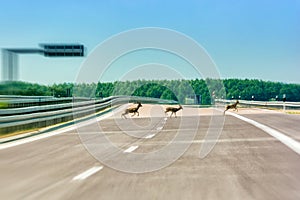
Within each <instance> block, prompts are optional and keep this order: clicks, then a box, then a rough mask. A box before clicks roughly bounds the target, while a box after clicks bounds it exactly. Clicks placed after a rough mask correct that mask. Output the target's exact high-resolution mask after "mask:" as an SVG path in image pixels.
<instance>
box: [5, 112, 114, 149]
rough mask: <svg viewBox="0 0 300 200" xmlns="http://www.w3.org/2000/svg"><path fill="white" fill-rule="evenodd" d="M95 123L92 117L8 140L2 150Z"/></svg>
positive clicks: (98, 119)
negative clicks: (58, 127)
mask: <svg viewBox="0 0 300 200" xmlns="http://www.w3.org/2000/svg"><path fill="white" fill-rule="evenodd" d="M112 115H113V112H109V113H106V114H104V115H102V116H99V117H97V118H96V121H101V120H103V119H106V118H108V117H110V116H112ZM93 123H95V119H94V118H93V119H90V120H87V121H83V122H79V123H77V124H74V125H71V126H69V127H66V128H62V129H58V130H55V131H50V132H48V133H44V134H41V135H35V136H32V137H28V138H25V139H20V140H17V141H13V142H8V143H5V144H0V150H2V149H7V148H10V147H15V146H18V145H21V144H26V143H30V142H34V141H37V140H41V139H44V138H49V137H52V136H55V135H59V134H62V133H65V132H68V131H73V130H76V129H77V128H79V127H83V126H87V125H90V124H93Z"/></svg>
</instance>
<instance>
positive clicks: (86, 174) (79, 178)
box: [73, 166, 103, 181]
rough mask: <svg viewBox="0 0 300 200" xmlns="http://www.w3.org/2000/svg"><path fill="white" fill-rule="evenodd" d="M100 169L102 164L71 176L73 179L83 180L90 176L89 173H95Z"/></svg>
mask: <svg viewBox="0 0 300 200" xmlns="http://www.w3.org/2000/svg"><path fill="white" fill-rule="evenodd" d="M101 169H103V166H95V167H92V168H90V169H88V170H86V171H84V172H82V173H81V174H79V175H77V176H75V177H74V178H73V181H76V180H84V179H86V178H88V177H90V176H91V175H93V174H95V173H97V172H98V171H100V170H101Z"/></svg>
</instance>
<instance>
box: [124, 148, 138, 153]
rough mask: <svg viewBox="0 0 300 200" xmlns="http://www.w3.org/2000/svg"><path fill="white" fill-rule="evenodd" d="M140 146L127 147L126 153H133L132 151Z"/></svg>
mask: <svg viewBox="0 0 300 200" xmlns="http://www.w3.org/2000/svg"><path fill="white" fill-rule="evenodd" d="M138 147H139V146H131V147H129V148H128V149H126V150H125V151H124V153H131V152H133V151H134V150H136V149H137V148H138Z"/></svg>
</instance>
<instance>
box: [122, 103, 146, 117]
mask: <svg viewBox="0 0 300 200" xmlns="http://www.w3.org/2000/svg"><path fill="white" fill-rule="evenodd" d="M140 107H143V106H142V104H141V103H140V102H138V105H137V107H135V108H127V109H126V110H125V111H124V113H122V117H124V118H125V119H126V116H125V115H127V114H129V113H133V115H131V117H133V116H134V115H135V114H136V113H137V114H138V116H140V113H139V111H138V110H139V108H140Z"/></svg>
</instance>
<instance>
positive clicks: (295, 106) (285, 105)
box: [215, 99, 300, 110]
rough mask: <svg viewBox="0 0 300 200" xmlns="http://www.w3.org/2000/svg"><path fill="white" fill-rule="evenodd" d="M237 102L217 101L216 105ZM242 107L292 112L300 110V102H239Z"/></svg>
mask: <svg viewBox="0 0 300 200" xmlns="http://www.w3.org/2000/svg"><path fill="white" fill-rule="evenodd" d="M235 101H236V100H225V99H216V100H215V102H216V103H221V104H229V103H234V102H235ZM239 104H240V105H241V106H246V107H264V108H278V109H287V110H288V109H290V110H300V102H280V101H247V100H239Z"/></svg>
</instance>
